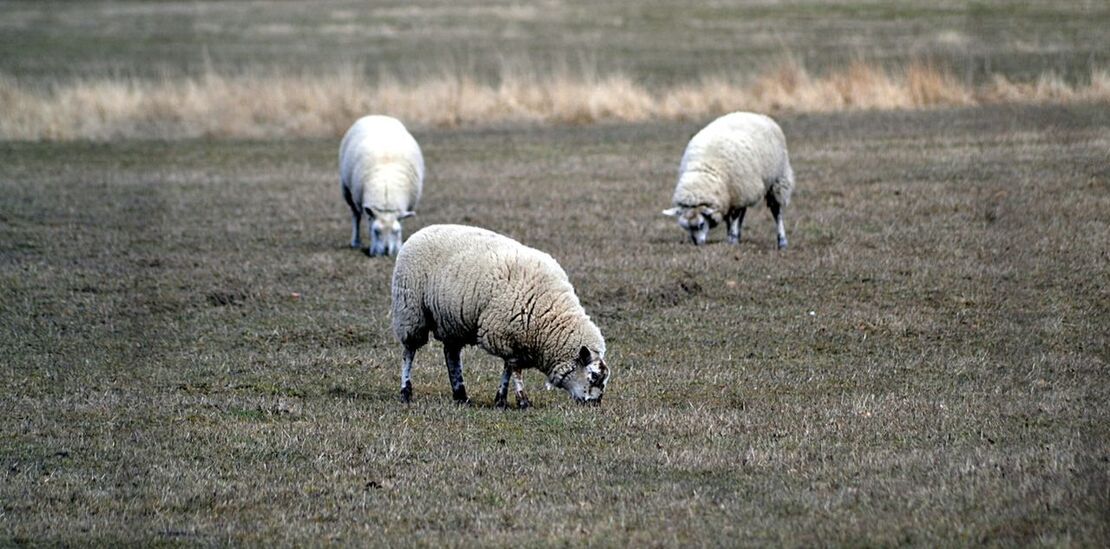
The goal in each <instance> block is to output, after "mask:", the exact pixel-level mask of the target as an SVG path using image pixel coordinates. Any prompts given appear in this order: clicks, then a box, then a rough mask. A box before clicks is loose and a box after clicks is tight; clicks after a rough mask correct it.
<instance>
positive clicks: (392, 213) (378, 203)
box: [339, 115, 424, 257]
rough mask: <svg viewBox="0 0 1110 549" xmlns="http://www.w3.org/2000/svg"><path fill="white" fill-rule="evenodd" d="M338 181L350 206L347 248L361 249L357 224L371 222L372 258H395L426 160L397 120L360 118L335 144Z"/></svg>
mask: <svg viewBox="0 0 1110 549" xmlns="http://www.w3.org/2000/svg"><path fill="white" fill-rule="evenodd" d="M339 182H340V185H342V187H343V199H344V200H346V201H347V205H348V206H350V207H351V247H352V248H361V247H362V240H361V238H360V234H359V232H360V228H359V226H360V224H361V221H362V213H363V212H364V211H365V212H366V215H367V216H368V217H369V219H370V255H371V257H373V256H377V255H387V254H388V255H397V251H398V250H399V249H400V248H401V223H400V221H401V220H402V219H405V218H407V217H410V216H413V215H415V212H414V211H413V210H414V209H415V208H416V203H417V201H419V200H420V193H421V191H423V188H424V156H423V155H422V154H420V145H418V144H417V143H416V139H413V137H412V135H411V134H409V132H408V130H406V129H405V126H404V124H402V123H401V122H400V121H399V120H397V119H396V118H391V117H388V116H377V115H374V116H364V117H362V118H360V119H358V121H356V122H355V123H354V125H352V126H351V129H349V130H347V134H346V135H344V136H343V141H342V143H340V145H339Z"/></svg>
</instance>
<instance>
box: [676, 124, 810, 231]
mask: <svg viewBox="0 0 1110 549" xmlns="http://www.w3.org/2000/svg"><path fill="white" fill-rule="evenodd" d="M793 190H794V171H793V170H792V169H791V168H790V159H789V158H788V155H787V152H786V138H785V137H784V136H783V133H782V129H781V128H779V125H778V124H777V123H775V121H774V120H772V119H771V118H769V117H767V116H764V115H761V114H754V113H747V112H735V113H731V114H726V115H724V116H722V117H720V118H718V119H716V120H714V121H713V122H711V123H710V124H709V125H708V126H706V127H705V128H703V129H702V130H701V131H699V132H698V133H697V134H696V135H694V137H693V138H692V139H691V140H690V143H689V144H688V145H687V146H686V151H685V153H683V155H682V162H681V164H680V165H679V168H678V184H677V185H676V186H675V190H674V196H673V198H672V202H673V203H674V205H675V206H687V207H692V206H710V207H712V208H714V209H716V210H719V211H721V212H727V211H729V210H734V209H738V208H747V207H750V206H754V205H756V204H758V203H759V202H760V201H761V200H763V198H764V197H765V196H766V195H767V194H768V193H773V195H774V197H775V199H776V200H778V202H779V204H781V205H783V206H786V205H787V204H789V202H790V194H791V193H792V192H793Z"/></svg>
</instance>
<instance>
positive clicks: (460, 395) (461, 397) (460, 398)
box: [451, 387, 470, 404]
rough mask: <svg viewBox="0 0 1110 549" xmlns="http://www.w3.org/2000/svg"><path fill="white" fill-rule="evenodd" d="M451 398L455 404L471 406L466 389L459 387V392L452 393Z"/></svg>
mask: <svg viewBox="0 0 1110 549" xmlns="http://www.w3.org/2000/svg"><path fill="white" fill-rule="evenodd" d="M451 396H452V397H453V398H454V399H455V402H457V403H459V404H470V397H468V396H466V387H459V388H458V389H457V390H455V391H452V393H451Z"/></svg>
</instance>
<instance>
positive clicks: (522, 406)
mask: <svg viewBox="0 0 1110 549" xmlns="http://www.w3.org/2000/svg"><path fill="white" fill-rule="evenodd" d="M516 407H517V409H519V410H527V409H528V408H531V407H532V401H531V400H528V399H526V398H522V399H520V400H518V401H516Z"/></svg>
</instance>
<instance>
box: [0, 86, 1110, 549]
mask: <svg viewBox="0 0 1110 549" xmlns="http://www.w3.org/2000/svg"><path fill="white" fill-rule="evenodd" d="M704 122H705V121H704V120H702V121H694V122H689V123H673V122H672V123H665V124H651V123H648V124H636V125H597V126H589V127H577V128H558V127H553V128H540V127H516V126H513V127H500V128H487V129H465V130H425V131H421V132H419V133H417V138H418V139H419V140H420V141H421V143H422V145H423V147H424V150H425V155H426V159H427V163H428V166H429V175H428V178H427V182H426V194H425V197H424V200H423V203H422V204H421V207H420V210H419V215H418V216H417V217H416V218H414V219H412V220H410V221H409V222H407V223H406V226H405V227H406V230H407V232H408V234H411V233H412V232H414V231H415V230H417V229H419V228H420V227H421V226H423V225H426V224H431V223H442V222H461V223H469V224H475V225H480V226H484V227H488V228H490V229H494V230H497V231H499V232H502V233H505V234H508V235H511V236H513V237H515V238H517V239H519V240H521V241H523V242H525V243H527V244H529V245H532V246H534V247H537V248H540V249H543V250H545V251H548V252H549V253H551V254H552V255H554V256H555V257H556V258H557V259H558V260H559V261H560V262H561V263H562V265H563V266H564V268H565V269H566V270H567V272H568V274H569V275H570V278H571V280H572V282H574V284H575V285H576V287H577V290H578V293H579V296H580V298H581V299H582V302H583V304H584V306H585V307H586V309H587V311H588V312H589V313H591V315H593V317H594V318H595V320H596V321H597V323H598V324H599V326H600V327H601V329H602V330H603V332H604V333H605V335H606V337H607V340H608V344H609V354H608V357H607V358H608V362H609V364H610V365H611V367H612V369H613V371H614V374H613V378H612V380H611V385H610V391H609V392H608V393H607V395H606V399H605V403H604V405H603V406H601V407H600V408H586V407H579V406H577V405H574V404H573V403H572V402H570V401H569V400H568V399H567V398H566V396H565V395H564V394H562V393H556V392H544V391H542V390H540V384H541V382H542V380H541V377H540V376H539V375H537V374H535V373H534V372H531V373H529V374H528V375H527V377H526V379H527V380H528V383H529V385H530V386H531V387H532V393H533V400H534V402H535V404H536V406H535V408H533V409H530V410H526V411H518V410H509V411H501V410H496V409H493V408H492V397H493V393H494V390H495V388H496V383H497V378H498V373H499V366H498V364H497V363H496V362H494V361H493V360H491V359H489V358H488V357H486V356H484V355H483V353H481V352H480V351H477V350H474V349H471V350H468V351H467V352H466V353H465V355H464V361H465V363H466V365H467V366H466V375H467V382H468V385H469V389H470V392H471V395H472V397H473V398H474V399H475V403H474V405H473V406H471V407H457V406H455V405H454V404H452V402H451V399H450V391H449V388H448V386H447V382H446V374H445V371H444V368H443V366H442V355H441V352H440V347H439V345H438V344H436V343H433V344H431V345H429V346H428V347H427V348H425V349H424V350H423V351H422V352H421V353H420V354H419V355H418V357H417V367H416V370H415V389H416V399H415V402H414V403H413V404H412V405H411V406H403V405H401V404H399V403H398V400H397V393H398V369H399V362H400V353H399V350H398V347H397V345H396V344H395V343H394V341H393V338H392V336H391V334H390V333H389V330H388V315H387V310H388V306H389V297H388V293H389V277H390V272H391V268H392V261H391V260H389V259H369V258H367V257H366V255H365V254H363V253H359V252H357V251H353V250H350V249H348V248H347V247H346V243H347V239H348V218H347V214H346V207H345V205H344V204H343V203H342V201H341V199H340V196H339V191H338V183H337V180H336V175H335V171H336V170H335V162H336V160H335V156H336V142H335V141H334V140H330V139H326V140H308V141H269V142H249V141H229V142H210V141H180V142H150V141H146V142H111V143H103V144H91V143H86V142H74V143H65V144H45V143H4V144H2V145H0V334H2V336H0V357H2V358H0V362H2V363H3V367H2V368H0V384H2V386H3V387H4V388H5V389H4V398H2V399H0V478H2V481H0V505H2V507H0V544H9V543H15V544H18V543H22V542H25V541H36V542H48V543H52V542H78V541H80V542H88V541H97V542H103V543H114V542H138V543H142V544H149V543H157V542H170V543H176V542H184V543H223V542H231V543H234V544H263V543H270V542H280V543H311V542H315V541H319V540H329V541H340V542H350V543H383V542H385V541H386V540H389V541H392V542H394V543H396V544H402V543H406V544H407V543H417V544H421V545H439V544H452V545H455V544H491V545H510V544H511V545H521V544H523V545H534V544H562V543H574V544H578V543H589V544H595V545H621V544H629V545H633V544H634V545H685V544H688V543H691V542H700V543H706V544H709V543H715V544H728V545H731V544H787V545H799V544H800V545H815V544H822V543H833V544H839V543H846V544H853V545H854V544H868V545H877V544H899V543H916V544H925V545H951V544H970V543H979V542H987V543H1002V544H1015V543H1045V544H1064V545H1069V544H1077V545H1096V546H1097V545H1105V544H1106V543H1107V540H1108V539H1110V532H1108V524H1110V523H1108V521H1107V518H1108V509H1110V482H1108V481H1110V479H1108V470H1110V464H1108V462H1110V411H1108V410H1110V407H1108V404H1110V398H1108V397H1110V384H1108V382H1107V361H1108V356H1110V347H1108V341H1107V333H1108V332H1107V325H1108V322H1110V276H1108V270H1107V263H1108V259H1110V255H1108V254H1110V248H1108V246H1107V243H1108V242H1110V219H1108V217H1107V212H1110V172H1108V169H1110V165H1108V163H1107V150H1110V112H1108V111H1107V109H1106V108H1105V105H1096V106H1089V107H1084V106H1069V107H992V108H978V109H966V110H948V111H934V112H923V113H912V112H890V113H852V114H831V115H820V116H814V115H793V116H784V117H781V122H782V125H783V127H784V129H785V131H786V134H787V136H788V138H789V140H790V144H791V152H792V159H793V163H794V167H795V170H796V172H797V175H798V192H797V195H796V196H795V202H794V205H793V206H792V207H791V208H790V209H789V210H788V214H787V215H788V217H787V220H788V232H789V237H790V242H791V248H790V249H789V250H788V251H786V252H785V253H777V252H775V251H774V250H773V248H774V231H773V227H772V223H771V221H770V216H769V214H768V213H767V211H766V210H765V209H762V208H761V209H759V210H756V211H753V212H751V213H749V215H748V219H747V223H746V225H745V232H744V241H743V243H742V244H741V245H740V246H739V247H730V246H728V245H726V244H725V243H723V242H722V240H723V234H722V230H723V229H721V228H718V229H717V230H716V231H715V232H714V233H713V235H712V237H711V243H710V245H709V246H707V247H703V248H695V247H693V246H691V245H688V244H686V243H685V242H684V241H683V235H682V234H681V232H680V231H679V229H678V228H677V227H675V226H674V224H673V221H671V220H670V219H668V218H664V217H663V216H661V215H659V214H658V211H659V210H661V209H663V208H664V207H666V206H667V205H668V204H667V203H668V199H669V196H670V191H671V187H672V184H673V179H674V172H675V168H676V165H677V162H678V159H679V156H680V155H681V152H682V146H683V144H684V143H685V141H686V140H687V139H688V138H689V136H690V135H691V134H692V133H693V132H694V131H695V130H696V129H697V128H698V127H700V125H701V124H703V123H704Z"/></svg>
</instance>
